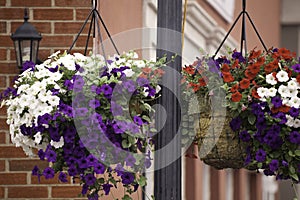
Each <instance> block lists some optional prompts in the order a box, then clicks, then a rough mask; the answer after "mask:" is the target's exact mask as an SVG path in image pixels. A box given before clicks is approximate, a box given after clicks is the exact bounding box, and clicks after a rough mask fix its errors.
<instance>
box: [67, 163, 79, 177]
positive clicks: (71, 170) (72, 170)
mask: <svg viewBox="0 0 300 200" xmlns="http://www.w3.org/2000/svg"><path fill="white" fill-rule="evenodd" d="M77 172H78V171H77V168H76V167H75V166H74V165H71V166H69V169H68V174H69V176H76V174H77Z"/></svg>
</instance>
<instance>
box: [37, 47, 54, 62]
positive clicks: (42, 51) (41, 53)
mask: <svg viewBox="0 0 300 200" xmlns="http://www.w3.org/2000/svg"><path fill="white" fill-rule="evenodd" d="M50 54H51V53H50V50H49V49H40V50H39V56H38V57H39V59H40V60H41V61H42V62H43V61H45V60H47V59H48V57H49V56H50Z"/></svg>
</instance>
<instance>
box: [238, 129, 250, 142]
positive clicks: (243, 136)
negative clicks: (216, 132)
mask: <svg viewBox="0 0 300 200" xmlns="http://www.w3.org/2000/svg"><path fill="white" fill-rule="evenodd" d="M239 137H240V139H241V140H242V141H243V142H249V141H250V140H251V136H250V134H249V133H248V131H247V130H244V131H241V132H240V135H239Z"/></svg>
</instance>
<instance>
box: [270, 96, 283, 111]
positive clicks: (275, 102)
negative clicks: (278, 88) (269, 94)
mask: <svg viewBox="0 0 300 200" xmlns="http://www.w3.org/2000/svg"><path fill="white" fill-rule="evenodd" d="M271 102H272V104H273V106H274V108H279V107H280V106H282V99H281V98H280V97H278V96H275V97H273V98H272V99H271Z"/></svg>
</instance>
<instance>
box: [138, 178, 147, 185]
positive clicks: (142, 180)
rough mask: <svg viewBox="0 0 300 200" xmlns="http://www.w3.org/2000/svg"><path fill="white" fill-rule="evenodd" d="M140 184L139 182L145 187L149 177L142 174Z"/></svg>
mask: <svg viewBox="0 0 300 200" xmlns="http://www.w3.org/2000/svg"><path fill="white" fill-rule="evenodd" d="M138 184H139V185H140V186H141V187H144V186H145V185H146V184H147V178H146V177H144V176H141V177H140V179H139V180H138Z"/></svg>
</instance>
